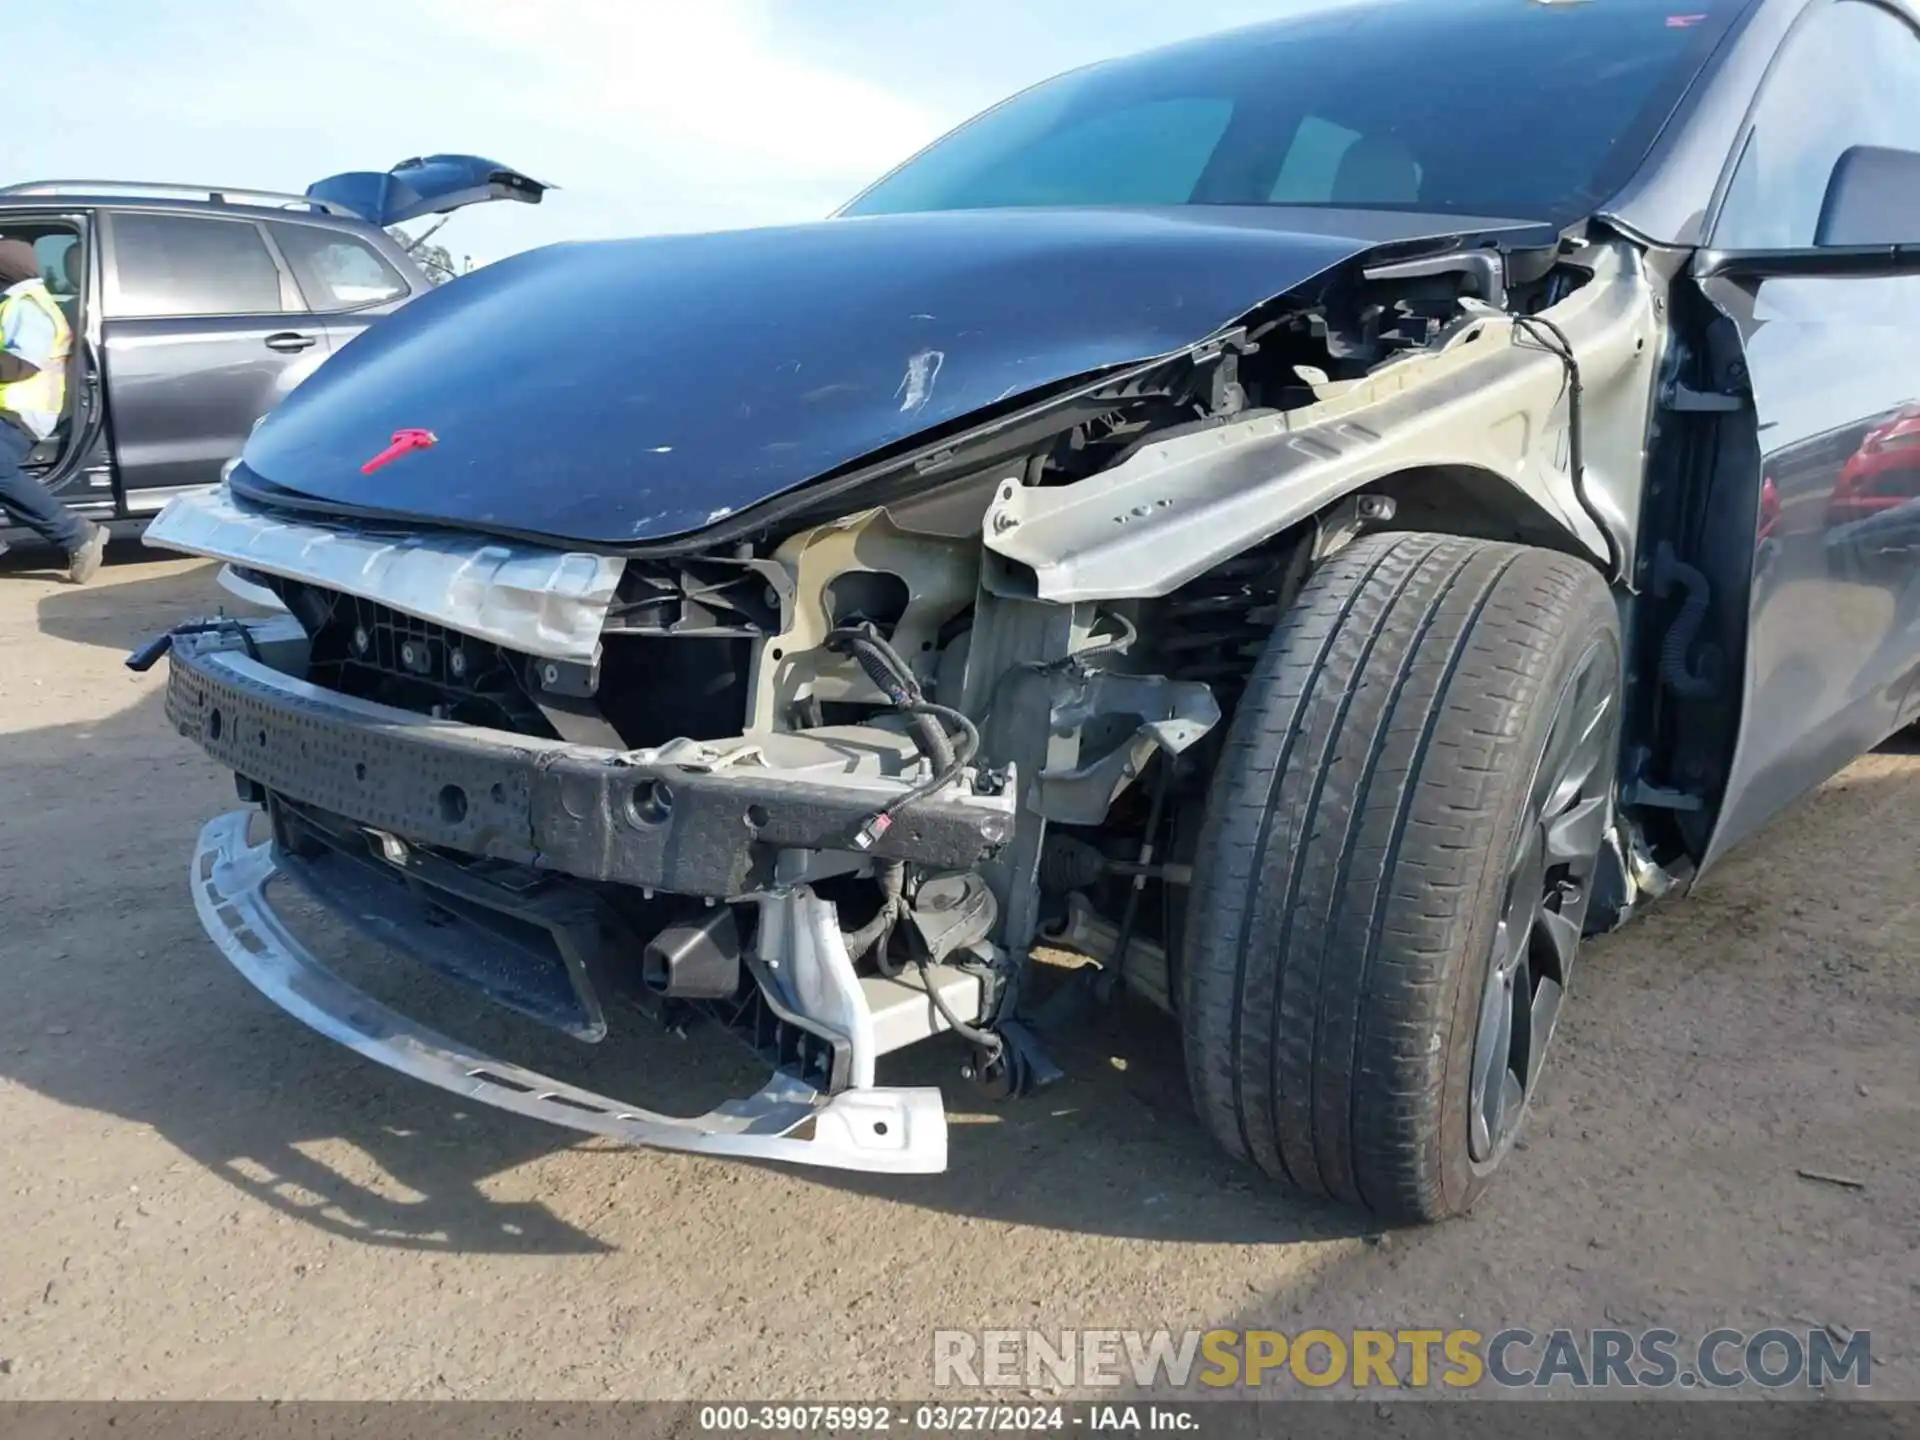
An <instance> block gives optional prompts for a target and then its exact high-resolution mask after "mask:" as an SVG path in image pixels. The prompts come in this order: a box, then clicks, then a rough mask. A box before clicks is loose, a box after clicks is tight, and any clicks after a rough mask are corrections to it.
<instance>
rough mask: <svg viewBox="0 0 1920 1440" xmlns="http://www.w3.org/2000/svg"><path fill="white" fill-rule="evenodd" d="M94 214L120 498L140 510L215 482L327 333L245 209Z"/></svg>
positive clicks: (319, 352)
mask: <svg viewBox="0 0 1920 1440" xmlns="http://www.w3.org/2000/svg"><path fill="white" fill-rule="evenodd" d="M105 220H106V223H105V235H106V258H107V279H106V287H105V289H106V293H105V296H104V305H103V313H104V324H103V332H102V333H103V342H104V349H105V365H106V383H107V405H108V410H109V413H110V415H111V417H112V427H113V449H114V460H115V466H116V469H117V472H118V475H119V479H120V484H121V487H122V491H123V496H124V503H125V505H126V508H127V509H128V510H129V511H131V512H133V513H135V514H142V513H147V512H150V511H154V510H158V509H159V508H160V507H161V506H162V505H164V504H165V503H166V501H167V500H168V499H169V498H171V497H172V496H173V495H175V494H178V493H179V492H181V491H182V490H187V489H192V488H195V487H198V486H202V485H211V484H214V483H216V482H217V481H218V480H219V479H220V470H221V467H222V466H223V465H224V464H225V463H226V462H227V461H228V460H230V459H232V458H233V457H234V456H235V455H238V454H239V453H240V448H241V446H242V445H243V444H244V443H245V441H246V438H247V434H248V432H249V431H251V430H252V428H253V425H254V422H255V421H256V420H258V419H259V418H260V417H261V416H262V415H265V414H266V413H267V412H268V411H269V410H271V409H272V408H273V407H274V405H275V404H276V403H278V401H279V400H280V398H281V397H282V396H284V395H285V394H286V393H287V392H288V391H289V390H291V389H292V388H293V387H294V386H295V385H297V384H298V383H299V382H300V381H301V380H303V379H304V378H305V377H306V376H307V375H308V374H310V373H311V372H312V371H313V369H314V368H315V367H316V366H317V365H318V364H319V363H320V361H321V360H323V359H325V358H326V355H327V353H328V351H329V348H330V342H329V338H328V335H327V330H326V327H325V325H323V324H321V323H319V322H318V321H316V319H315V318H314V316H313V315H312V314H310V313H309V312H308V310H307V306H306V302H305V301H304V299H303V298H302V297H301V294H300V291H299V288H298V286H297V285H296V284H295V283H294V279H293V276H292V274H291V272H290V271H289V270H288V269H287V267H286V265H285V263H284V261H283V260H282V259H281V258H280V256H279V255H278V253H277V252H276V251H275V250H274V249H273V247H272V244H271V242H270V241H269V239H268V237H267V233H266V231H265V229H264V228H263V227H262V226H261V224H260V223H259V222H258V221H256V220H254V219H252V218H249V217H247V216H243V215H222V214H218V213H215V212H212V211H207V212H201V211H171V210H161V209H125V210H117V211H114V212H112V213H111V214H109V215H108V216H106V217H105Z"/></svg>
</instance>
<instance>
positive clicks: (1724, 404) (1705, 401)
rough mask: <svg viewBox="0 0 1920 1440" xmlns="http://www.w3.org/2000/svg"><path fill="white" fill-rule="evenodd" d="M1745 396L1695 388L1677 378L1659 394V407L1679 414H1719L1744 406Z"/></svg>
mask: <svg viewBox="0 0 1920 1440" xmlns="http://www.w3.org/2000/svg"><path fill="white" fill-rule="evenodd" d="M1746 403H1747V397H1746V396H1744V395H1729V394H1726V393H1725V392H1723V391H1719V390H1695V389H1694V388H1693V387H1691V386H1689V385H1682V384H1681V383H1680V382H1679V381H1678V380H1675V381H1673V382H1672V383H1671V384H1669V385H1668V386H1667V387H1666V389H1665V390H1663V391H1662V392H1661V394H1660V408H1661V409H1663V410H1673V411H1676V412H1679V413H1681V414H1699V413H1705V414H1720V413H1727V412H1731V411H1734V410H1740V409H1744V408H1745V407H1746Z"/></svg>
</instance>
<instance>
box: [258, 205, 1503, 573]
mask: <svg viewBox="0 0 1920 1440" xmlns="http://www.w3.org/2000/svg"><path fill="white" fill-rule="evenodd" d="M1463 223H1464V224H1465V225H1466V226H1467V227H1468V228H1470V229H1473V230H1484V229H1487V228H1493V227H1502V228H1504V227H1506V226H1508V225H1511V224H1512V222H1499V221H1495V222H1486V224H1484V225H1483V224H1481V223H1480V222H1462V221H1461V220H1459V219H1458V218H1454V219H1447V220H1436V219H1434V218H1433V217H1420V216H1409V215H1398V214H1378V213H1375V214H1368V213H1365V212H1335V211H1311V210H1276V209H1254V210H1238V209H1221V208H1201V207H1183V208H1180V209H1175V210H1072V211H1046V210H1027V211H976V212H961V213H942V214H925V215H889V216H874V217H867V218H857V219H837V220H829V221H824V222H821V223H818V224H813V225H799V226H790V227H783V228H775V229H762V230H745V231H736V232H728V233H721V234H708V235H686V236H664V237H658V238H652V239H644V240H627V241H612V242H598V243H589V244H567V245H556V246H550V247H548V248H545V249H542V250H537V251H532V252H529V253H526V254H522V255H518V256H514V257H512V258H511V259H507V260H503V261H501V262H499V263H498V264H495V265H490V266H487V267H486V268H484V269H482V270H480V271H477V272H475V273H474V274H472V275H470V276H467V277H465V278H463V279H460V280H457V281H454V282H452V283H450V284H448V285H446V286H443V287H442V288H441V289H440V290H438V291H436V292H434V293H433V294H430V295H427V296H423V297H422V298H421V299H419V300H418V301H416V302H414V303H413V304H411V305H409V306H407V307H406V308H404V309H402V310H401V311H399V312H398V313H397V314H395V315H393V316H391V317H390V318H387V319H384V320H382V321H381V322H379V323H378V324H377V325H375V326H374V327H373V328H372V329H371V330H369V331H368V332H367V333H366V334H365V335H363V336H362V337H361V338H359V339H357V340H355V341H354V342H353V343H352V344H350V345H348V346H346V347H345V348H344V349H343V350H342V351H341V352H340V353H339V354H338V355H336V356H335V357H334V358H333V359H331V360H329V361H328V362H327V363H326V364H325V365H323V366H322V367H321V368H320V370H319V372H318V373H317V374H316V375H315V376H314V377H313V378H312V379H311V380H309V381H308V382H307V383H306V384H305V385H303V386H302V387H301V388H300V389H299V390H297V391H295V392H294V393H293V395H292V396H291V397H289V398H288V400H287V401H286V402H285V403H284V404H283V405H281V406H280V408H279V409H277V410H276V411H275V412H274V413H273V414H272V416H271V417H270V418H269V419H268V420H267V421H266V423H265V424H263V425H262V426H261V427H260V428H259V429H258V430H257V431H256V432H255V433H254V436H253V438H252V439H251V440H250V441H249V443H248V445H247V448H246V452H245V455H244V457H243V461H242V464H241V466H240V467H239V468H238V469H237V470H236V472H235V474H234V478H233V484H234V488H235V490H236V491H237V492H239V493H240V494H241V495H242V496H243V497H250V498H253V499H256V500H260V499H266V500H270V501H273V502H276V503H279V504H283V505H293V506H295V507H297V508H303V509H328V508H337V509H341V510H348V511H353V512H359V513H374V514H381V515H389V516H396V517H406V518H408V519H412V520H429V521H433V522H437V523H442V524H446V525H449V526H454V527H459V528H465V529H473V530H480V531H490V532H496V533H509V534H517V535H527V536H545V537H553V538H556V539H563V540H567V541H571V542H575V543H581V544H586V545H590V546H601V547H608V548H618V547H622V546H634V545H641V544H646V543H648V542H654V541H660V540H666V539H670V538H672V537H675V536H680V535H684V534H687V533H689V532H693V531H698V530H701V529H704V528H706V527H708V526H710V525H713V524H716V523H718V522H720V521H721V520H723V519H725V518H726V517H727V516H730V515H733V514H735V513H737V512H739V511H742V510H745V509H747V508H748V507H750V506H753V505H756V504H758V503H760V502H761V501H764V500H768V499H771V498H773V497H774V496H777V495H780V494H782V493H783V492H786V491H788V490H791V489H793V488H794V487H796V486H799V485H801V484H804V483H805V482H806V481H808V480H809V479H812V478H814V477H817V476H820V475H823V474H826V473H828V472H831V471H835V470H838V469H841V468H843V467H846V466H848V465H850V464H852V463H853V462H855V461H857V460H860V459H862V458H863V457H866V456H870V455H872V454H874V453H875V452H877V451H882V450H885V449H887V448H888V447H890V446H895V445H898V444H899V443H900V442H902V441H906V440H909V439H911V438H912V437H914V436H916V435H919V434H921V433H922V432H926V431H929V430H933V429H935V428H937V427H940V426H943V425H948V424H950V423H951V422H954V421H956V420H960V419H962V418H963V417H966V416H968V415H969V414H971V413H972V412H975V411H978V410H981V409H983V408H984V407H988V406H992V405H994V404H995V403H996V402H1001V401H1008V400H1012V399H1014V398H1015V397H1020V396H1023V395H1028V394H1030V393H1032V392H1036V391H1044V390H1046V389H1048V388H1049V387H1057V386H1059V385H1060V384H1061V383H1062V382H1064V381H1067V380H1071V379H1073V378H1075V377H1079V376H1085V375H1089V374H1092V373H1095V372H1098V371H1101V370H1104V369H1108V368H1111V367H1114V366H1119V365H1125V364H1128V363H1132V362H1138V361H1142V360H1147V359H1152V358H1154V357H1156V356H1160V355H1165V354H1172V353H1176V352H1178V351H1180V350H1182V349H1183V348H1186V347H1190V346H1192V345H1194V344H1197V343H1199V342H1201V341H1203V340H1205V339H1206V338H1208V337H1209V336H1211V335H1214V334H1216V333H1218V332H1219V331H1220V330H1221V329H1222V328H1224V327H1226V326H1229V325H1230V324H1231V323H1232V322H1233V321H1234V320H1235V319H1236V318H1238V317H1239V316H1241V315H1243V314H1245V313H1246V312H1247V311H1249V310H1251V309H1253V308H1254V307H1255V306H1257V305H1259V304H1260V303H1261V302H1263V301H1265V300H1269V299H1272V298H1273V297H1275V296H1279V295H1282V294H1285V293H1287V292H1289V291H1291V290H1294V289H1296V288H1298V287H1299V286H1301V285H1302V284H1304V283H1305V282H1307V281H1309V280H1311V279H1313V278H1314V277H1315V276H1316V275H1318V274H1320V273H1321V272H1323V271H1325V270H1327V269H1328V268H1330V267H1332V266H1335V265H1337V264H1339V263H1341V262H1342V261H1345V260H1348V259H1350V258H1352V257H1354V256H1356V255H1358V254H1361V253H1363V252H1365V251H1366V250H1368V249H1370V248H1373V247H1374V246H1376V245H1379V244H1381V243H1384V242H1388V241H1404V240H1414V239H1425V238H1430V237H1435V236H1444V235H1449V234H1457V233H1463V231H1462V226H1463ZM402 430H423V431H427V432H430V434H431V437H432V443H430V444H425V445H420V446H418V448H414V449H410V450H407V451H404V452H403V453H400V454H398V456H397V457H396V458H394V459H392V460H391V461H389V462H388V463H384V464H381V465H379V466H377V467H376V468H374V469H373V470H372V471H371V472H370V473H365V472H363V469H362V467H363V465H364V464H365V463H366V462H367V461H369V460H370V459H372V458H373V457H374V456H375V455H377V454H379V453H380V452H382V451H384V450H386V449H387V448H388V446H389V444H390V442H392V441H394V440H395V438H396V435H397V432H399V431H402Z"/></svg>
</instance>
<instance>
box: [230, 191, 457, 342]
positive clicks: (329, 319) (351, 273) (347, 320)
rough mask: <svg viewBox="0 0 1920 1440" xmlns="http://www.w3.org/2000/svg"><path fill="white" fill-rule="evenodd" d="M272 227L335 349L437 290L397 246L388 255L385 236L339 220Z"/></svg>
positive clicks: (291, 222)
mask: <svg viewBox="0 0 1920 1440" xmlns="http://www.w3.org/2000/svg"><path fill="white" fill-rule="evenodd" d="M267 229H268V231H269V233H271V234H272V236H273V239H274V243H275V244H276V245H277V246H278V247H279V250H280V254H281V255H282V256H283V257H284V258H285V260H286V262H287V266H288V268H289V269H291V270H292V271H293V276H294V279H295V280H296V281H297V282H298V283H299V286H300V292H301V294H302V295H303V296H304V297H305V299H306V302H307V307H308V308H309V309H310V310H312V312H313V315H314V318H315V319H316V320H317V321H319V322H320V323H321V324H323V325H324V326H325V327H326V330H327V337H328V339H329V341H330V342H331V345H332V348H333V349H334V350H336V351H337V350H339V349H340V347H341V346H343V345H345V344H346V343H347V342H348V341H349V340H351V339H353V337H354V336H356V335H358V334H359V333H360V332H361V331H363V330H365V329H366V328H367V327H368V326H369V325H371V324H373V323H374V322H375V321H376V320H378V319H380V318H381V317H382V316H384V315H389V314H391V313H392V312H393V311H394V310H395V309H397V308H398V307H399V306H401V305H403V304H405V303H406V302H407V301H408V300H410V299H412V298H413V296H414V295H416V294H418V293H420V292H422V291H425V290H428V289H431V288H432V285H431V282H429V281H428V279H427V278H426V276H425V275H423V274H422V273H421V271H420V268H419V267H418V266H417V265H414V264H412V263H411V262H409V261H408V260H407V259H406V257H405V255H404V254H403V253H401V252H400V250H399V247H398V246H393V247H392V248H393V253H392V254H388V253H386V249H385V246H384V245H383V244H382V241H383V240H385V238H386V237H384V236H382V237H381V238H380V239H375V237H374V236H373V235H372V234H370V233H365V234H363V233H357V232H356V231H355V230H353V229H349V228H347V227H346V226H345V225H343V224H341V223H339V222H320V221H306V220H270V221H268V222H267ZM388 243H389V244H390V243H391V242H388Z"/></svg>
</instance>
